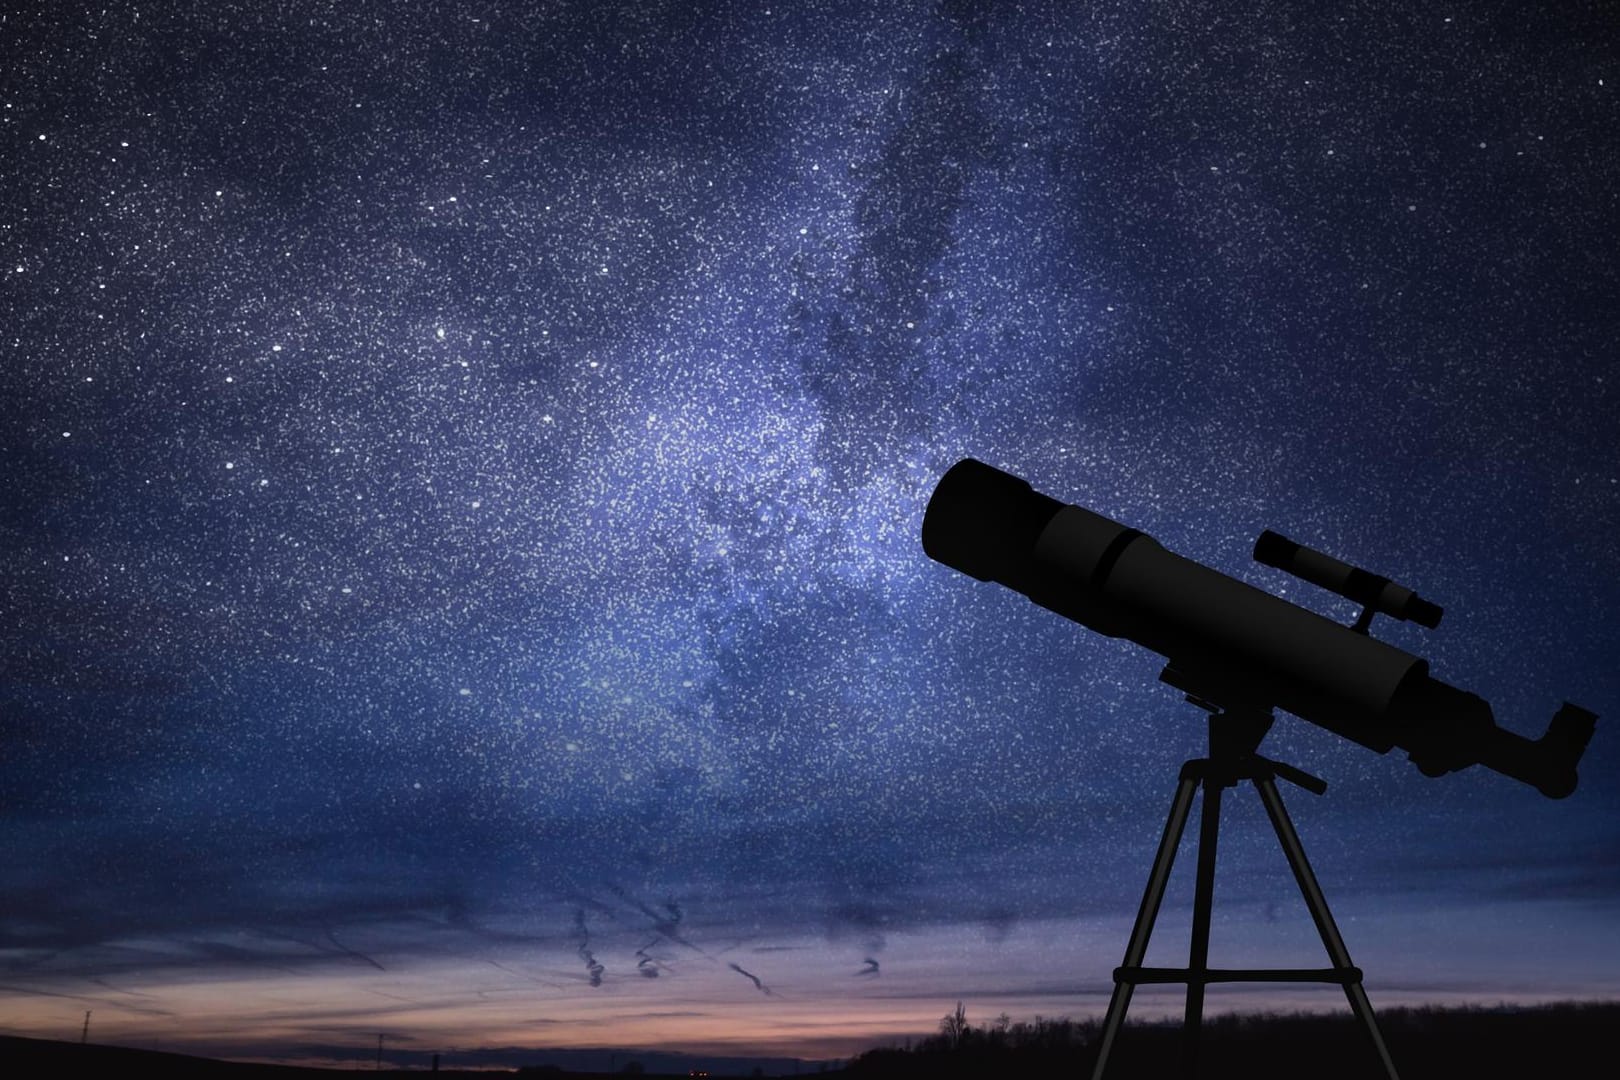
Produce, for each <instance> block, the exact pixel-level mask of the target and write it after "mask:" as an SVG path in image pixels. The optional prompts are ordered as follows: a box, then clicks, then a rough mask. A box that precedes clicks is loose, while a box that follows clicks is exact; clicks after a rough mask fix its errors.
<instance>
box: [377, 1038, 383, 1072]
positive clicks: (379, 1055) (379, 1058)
mask: <svg viewBox="0 0 1620 1080" xmlns="http://www.w3.org/2000/svg"><path fill="white" fill-rule="evenodd" d="M382 1040H383V1033H382V1032H380V1031H379V1032H377V1071H378V1072H382Z"/></svg>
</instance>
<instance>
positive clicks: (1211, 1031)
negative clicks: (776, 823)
mask: <svg viewBox="0 0 1620 1080" xmlns="http://www.w3.org/2000/svg"><path fill="white" fill-rule="evenodd" d="M1379 1025H1380V1028H1381V1030H1382V1031H1383V1033H1384V1038H1385V1040H1386V1041H1387V1042H1388V1044H1389V1048H1390V1053H1391V1055H1392V1056H1393V1057H1394V1059H1395V1064H1396V1067H1397V1068H1398V1069H1399V1070H1400V1074H1401V1077H1402V1078H1403V1080H1427V1078H1434V1080H1440V1078H1448V1080H1449V1078H1452V1077H1468V1078H1469V1080H1493V1078H1501V1080H1507V1078H1513V1080H1519V1078H1532V1077H1533V1078H1540V1077H1580V1076H1602V1077H1607V1076H1614V1075H1616V1062H1615V1059H1614V1056H1613V1049H1612V1047H1613V1041H1614V1033H1615V1031H1616V1029H1617V1025H1620V1003H1590V1004H1564V1005H1555V1006H1547V1007H1543V1008H1534V1009H1389V1010H1386V1011H1384V1012H1382V1013H1380V1014H1379ZM1096 1031H1097V1026H1096V1025H1095V1024H1093V1023H1070V1022H1068V1021H1063V1020H1057V1021H1042V1022H1039V1023H1036V1024H1018V1025H1011V1026H1009V1027H1003V1028H1002V1029H1000V1030H998V1029H995V1028H972V1027H969V1028H967V1029H966V1030H965V1031H963V1032H960V1033H959V1034H958V1035H957V1036H956V1037H955V1038H954V1039H950V1038H947V1037H946V1036H944V1035H940V1036H935V1037H932V1038H929V1039H925V1040H923V1041H922V1042H921V1043H920V1044H918V1046H917V1047H916V1048H915V1049H911V1050H874V1051H870V1052H868V1053H866V1054H863V1055H861V1056H860V1057H858V1058H856V1059H854V1060H853V1061H851V1062H850V1063H849V1065H848V1066H847V1068H845V1069H843V1070H841V1071H839V1072H827V1073H816V1072H815V1071H814V1070H812V1069H809V1068H807V1069H806V1072H805V1074H806V1075H825V1076H845V1077H852V1078H853V1077H860V1078H883V1077H903V1078H911V1077H918V1078H921V1077H935V1076H945V1077H952V1076H956V1077H991V1078H996V1077H1008V1078H1022V1077H1032V1078H1040V1077H1054V1078H1055V1077H1064V1078H1065V1080H1070V1078H1075V1077H1082V1078H1083V1077H1089V1076H1090V1070H1091V1067H1092V1064H1093V1062H1094V1060H1095V1057H1094V1055H1095V1049H1094V1047H1093V1046H1092V1045H1091V1040H1092V1038H1093V1037H1094V1036H1095V1034H1096ZM1202 1046H1203V1051H1202V1065H1203V1067H1202V1069H1201V1072H1200V1075H1202V1076H1205V1077H1245V1078H1255V1080H1258V1078H1264V1077H1278V1078H1281V1077H1290V1078H1293V1077H1311V1078H1312V1080H1333V1078H1337V1077H1346V1078H1348V1077H1356V1078H1362V1077H1373V1076H1377V1075H1379V1073H1378V1064H1377V1060H1376V1058H1375V1057H1374V1055H1373V1052H1372V1049H1371V1047H1370V1046H1369V1045H1368V1043H1367V1040H1366V1037H1365V1035H1364V1034H1363V1033H1362V1031H1361V1030H1360V1029H1359V1028H1358V1027H1357V1026H1356V1025H1355V1024H1354V1023H1353V1021H1352V1020H1351V1019H1350V1018H1349V1017H1348V1016H1343V1017H1340V1016H1327V1017H1323V1016H1253V1015H1249V1016H1226V1017H1215V1018H1211V1019H1209V1020H1207V1021H1206V1022H1205V1028H1204V1036H1203V1043H1202ZM1180 1052H1181V1040H1180V1031H1179V1028H1178V1027H1177V1026H1175V1025H1142V1026H1127V1027H1126V1029H1125V1031H1124V1033H1123V1034H1122V1035H1121V1037H1120V1040H1119V1042H1118V1044H1117V1045H1116V1047H1115V1050H1114V1053H1113V1056H1112V1060H1111V1062H1110V1067H1109V1072H1108V1075H1109V1077H1110V1078H1115V1080H1124V1078H1127V1077H1173V1076H1177V1075H1179V1069H1180ZM535 1057H536V1060H537V1061H543V1060H544V1052H543V1051H537V1052H536V1055H535ZM348 1071H353V1070H345V1072H348ZM363 1071H366V1072H372V1070H370V1069H367V1070H363ZM424 1071H425V1070H413V1072H412V1074H413V1075H414V1074H419V1073H421V1072H424ZM0 1075H5V1076H6V1077H8V1078H12V1080H31V1078H34V1077H56V1076H74V1077H120V1076H137V1075H138V1076H141V1077H151V1078H153V1080H166V1078H169V1077H175V1078H210V1080H213V1078H218V1080H319V1078H321V1077H325V1076H336V1075H338V1072H337V1071H336V1070H325V1069H305V1068H296V1067H292V1066H281V1065H252V1064H243V1063H239V1062H226V1061H213V1060H209V1059H206V1058H196V1057H187V1056H184V1055H180V1054H164V1053H158V1052H156V1051H150V1050H130V1049H124V1048H120V1047H111V1046H94V1045H91V1046H81V1045H79V1044H77V1043H65V1042H52V1041H48V1040H42V1039H25V1038H16V1037H0ZM376 1075H395V1076H398V1075H404V1073H402V1072H400V1071H397V1070H388V1069H385V1070H382V1072H381V1073H376ZM439 1075H441V1076H461V1077H476V1076H489V1075H492V1074H491V1073H490V1072H487V1071H486V1072H460V1071H455V1070H444V1071H442V1072H441V1073H440V1074H439ZM494 1075H503V1074H501V1073H495V1074H494ZM504 1075H512V1074H510V1073H507V1074H504ZM521 1075H525V1076H534V1077H551V1078H559V1080H561V1078H567V1077H577V1076H601V1075H607V1074H602V1073H573V1072H565V1071H562V1070H557V1069H551V1068H544V1067H541V1068H527V1069H523V1070H521ZM645 1075H647V1076H656V1075H670V1074H656V1073H646V1074H645ZM714 1075H716V1076H719V1075H723V1073H722V1071H721V1070H719V1069H716V1070H715V1073H714Z"/></svg>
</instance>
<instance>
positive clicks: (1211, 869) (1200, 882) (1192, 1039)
mask: <svg viewBox="0 0 1620 1080" xmlns="http://www.w3.org/2000/svg"><path fill="white" fill-rule="evenodd" d="M1220 828H1221V785H1220V784H1218V783H1209V782H1208V781H1206V782H1205V783H1204V805H1203V809H1202V812H1201V813H1200V815H1199V820H1198V878H1197V886H1196V888H1195V891H1194V893H1193V924H1192V948H1191V949H1190V950H1189V952H1188V957H1187V1011H1186V1014H1185V1017H1184V1019H1183V1020H1182V1036H1181V1039H1182V1042H1181V1072H1182V1075H1183V1076H1186V1077H1188V1078H1189V1080H1191V1078H1192V1077H1195V1076H1197V1075H1198V1041H1199V1034H1200V1032H1201V1030H1202V1028H1203V1023H1204V987H1205V985H1206V983H1205V982H1204V975H1205V974H1206V973H1207V972H1208V971H1209V920H1210V915H1211V912H1212V910H1213V908H1214V906H1215V844H1216V840H1217V838H1218V837H1219V835H1220Z"/></svg>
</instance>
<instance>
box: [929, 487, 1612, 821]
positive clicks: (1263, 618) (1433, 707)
mask: <svg viewBox="0 0 1620 1080" xmlns="http://www.w3.org/2000/svg"><path fill="white" fill-rule="evenodd" d="M922 543H923V550H924V551H926V552H927V553H928V555H929V557H930V558H932V559H935V560H936V561H938V562H941V563H944V564H945V565H946V566H949V567H952V568H953V569H956V570H960V571H961V572H962V573H964V574H968V575H970V576H972V577H975V578H978V579H979V580H980V581H994V582H997V583H998V584H1001V585H1005V586H1007V587H1008V588H1010V589H1014V590H1016V591H1018V592H1020V593H1023V594H1024V595H1025V596H1027V597H1029V599H1030V600H1032V601H1034V602H1035V603H1037V604H1039V605H1041V606H1042V607H1044V608H1048V609H1050V610H1052V611H1055V612H1057V613H1058V614H1059V615H1062V616H1063V617H1064V618H1067V619H1071V620H1073V621H1074V622H1077V623H1079V624H1081V625H1082V626H1085V627H1088V628H1090V629H1092V630H1095V631H1097V632H1098V633H1102V634H1107V635H1108V636H1110V637H1123V638H1127V639H1129V640H1131V641H1134V642H1136V643H1137V644H1138V645H1142V646H1144V647H1146V648H1148V649H1151V650H1153V651H1154V652H1156V653H1158V654H1160V655H1161V656H1163V657H1165V658H1166V660H1168V662H1169V663H1168V665H1167V666H1166V668H1165V670H1164V673H1163V674H1162V675H1161V678H1162V679H1163V680H1164V681H1165V682H1168V683H1170V684H1171V685H1172V686H1176V687H1178V688H1181V689H1183V690H1185V691H1187V693H1188V697H1189V700H1192V701H1194V702H1195V703H1197V704H1202V705H1205V706H1206V707H1209V708H1211V709H1212V710H1213V709H1214V708H1217V707H1219V708H1226V709H1232V708H1247V709H1270V708H1272V707H1276V708H1281V709H1283V710H1285V711H1287V712H1290V713H1293V714H1294V715H1295V716H1298V717H1300V718H1301V719H1304V720H1308V721H1310V722H1311V723H1313V724H1316V725H1318V726H1320V727H1323V728H1326V729H1327V730H1329V731H1331V732H1333V733H1335V734H1337V735H1342V736H1343V737H1345V738H1347V739H1349V740H1351V741H1352V742H1357V743H1360V744H1361V745H1362V746H1365V747H1367V748H1368V749H1369V750H1375V751H1377V752H1378V753H1380V754H1382V753H1387V752H1388V751H1389V750H1390V749H1392V748H1394V747H1397V746H1398V747H1400V748H1401V749H1402V750H1405V751H1406V752H1407V755H1408V757H1409V758H1410V759H1411V761H1412V762H1413V763H1414V764H1415V765H1416V766H1417V767H1418V768H1419V769H1420V770H1421V771H1422V772H1423V773H1424V774H1425V775H1426V776H1440V775H1443V774H1445V773H1449V772H1454V771H1456V770H1458V769H1464V768H1467V767H1468V766H1470V765H1483V766H1485V767H1486V768H1488V769H1491V770H1493V771H1495V772H1499V773H1502V774H1503V775H1506V776H1511V777H1513V778H1514V779H1516V780H1522V781H1523V782H1525V783H1527V784H1530V785H1531V786H1533V787H1535V788H1536V789H1537V790H1539V791H1540V792H1541V793H1542V794H1543V795H1546V796H1548V797H1550V798H1554V799H1559V798H1563V797H1564V796H1566V795H1568V794H1570V793H1571V792H1572V791H1574V790H1575V784H1576V772H1575V767H1576V764H1577V763H1578V762H1579V761H1580V757H1581V754H1582V752H1583V751H1584V750H1585V749H1586V744H1587V742H1588V741H1590V739H1591V737H1592V731H1593V728H1594V725H1595V722H1596V720H1597V717H1596V715H1595V714H1594V713H1592V712H1590V711H1588V710H1586V709H1583V708H1581V707H1580V706H1578V705H1572V704H1570V703H1568V702H1565V703H1564V705H1563V707H1562V708H1560V709H1559V710H1558V712H1557V714H1556V715H1554V716H1553V718H1552V721H1551V723H1550V724H1549V725H1548V727H1547V731H1546V734H1544V735H1543V736H1542V737H1541V738H1539V739H1535V740H1531V739H1527V738H1524V737H1523V736H1521V735H1516V734H1514V733H1513V732H1511V731H1507V730H1504V729H1503V728H1500V727H1498V726H1497V725H1496V721H1495V718H1494V717H1493V716H1492V714H1491V707H1490V705H1489V703H1488V702H1486V701H1484V700H1483V699H1482V698H1480V697H1478V696H1477V695H1475V694H1471V693H1468V692H1467V691H1466V690H1460V689H1458V688H1457V687H1455V686H1450V685H1448V684H1446V683H1444V682H1441V681H1439V680H1438V679H1435V678H1433V677H1431V676H1430V675H1429V664H1428V661H1426V660H1424V659H1422V658H1420V657H1417V656H1413V655H1412V654H1410V653H1407V652H1403V651H1402V650H1400V649H1397V648H1395V647H1394V646H1392V645H1389V644H1386V643H1385V642H1382V641H1379V640H1377V639H1376V638H1373V637H1371V636H1369V634H1368V633H1367V629H1368V626H1369V625H1370V623H1371V621H1372V618H1373V616H1374V614H1385V615H1388V616H1390V617H1393V618H1400V619H1408V620H1411V621H1413V622H1416V623H1418V624H1419V625H1422V626H1427V627H1434V626H1436V625H1438V623H1439V621H1440V616H1441V609H1440V608H1439V607H1437V606H1435V605H1434V604H1432V603H1429V602H1428V601H1426V600H1423V599H1422V598H1421V597H1419V596H1417V595H1416V594H1415V593H1413V592H1412V591H1411V590H1410V589H1407V588H1404V587H1402V586H1400V585H1397V584H1395V583H1394V582H1391V581H1389V580H1388V579H1387V578H1383V577H1379V576H1377V575H1374V574H1371V573H1368V572H1367V571H1364V570H1359V569H1357V568H1355V567H1352V566H1349V565H1347V564H1345V563H1342V562H1340V561H1339V560H1337V559H1334V558H1332V557H1330V556H1327V555H1323V554H1321V553H1320V552H1316V551H1312V550H1311V549H1309V548H1306V547H1303V546H1301V545H1299V544H1295V543H1294V542H1293V541H1290V540H1287V539H1285V538H1284V537H1281V536H1278V535H1277V534H1276V533H1272V532H1266V533H1264V534H1262V535H1261V537H1260V539H1259V541H1258V542H1257V543H1256V545H1255V553H1254V554H1255V558H1256V559H1257V560H1259V561H1260V562H1263V563H1266V564H1268V565H1271V566H1276V567H1278V568H1280V569H1283V570H1286V571H1288V572H1290V573H1293V574H1296V575H1297V576H1299V577H1301V578H1303V579H1305V580H1307V581H1311V582H1313V583H1315V584H1317V585H1321V586H1323V587H1325V588H1328V589H1331V590H1333V591H1334V592H1337V593H1338V594H1339V595H1341V596H1345V597H1347V598H1349V599H1351V600H1355V601H1357V602H1359V603H1361V604H1362V605H1363V609H1362V612H1361V616H1360V618H1358V619H1357V621H1356V623H1355V624H1354V625H1353V626H1344V625H1341V624H1339V623H1336V622H1334V621H1333V620H1331V619H1328V618H1325V617H1324V616H1322V615H1318V614H1316V613H1315V612H1313V611H1308V610H1306V609H1305V608H1302V607H1299V606H1297V605H1295V604H1291V603H1289V602H1288V601H1286V600H1282V599H1280V598H1278V597H1275V596H1272V595H1270V594H1269V593H1266V592H1263V591H1261V590H1259V589H1256V588H1254V587H1253V586H1251V585H1247V584H1244V583H1243V582H1241V581H1238V580H1236V579H1234V578H1230V577H1228V576H1226V575H1225V574H1222V573H1220V572H1219V571H1216V570H1212V569H1210V568H1209V567H1207V566H1203V565H1201V564H1199V563H1196V562H1193V561H1192V560H1190V559H1185V558H1182V557H1181V556H1180V555H1176V554H1175V553H1173V552H1170V551H1167V550H1165V549H1164V548H1163V547H1161V546H1160V545H1159V543H1158V542H1157V541H1156V540H1154V539H1153V538H1152V537H1151V536H1148V535H1146V534H1145V533H1142V532H1140V531H1138V530H1136V529H1133V528H1130V527H1128V526H1126V525H1122V524H1120V523H1119V522H1117V521H1113V520H1110V519H1109V518H1106V517H1103V516H1102V515H1100V514H1095V513H1093V512H1091V511H1090V510H1087V509H1085V508H1083V507H1079V506H1069V505H1064V504H1063V503H1060V502H1059V501H1058V500H1056V499H1053V498H1051V497H1049V496H1046V495H1042V494H1041V493H1039V492H1037V491H1035V490H1034V489H1033V488H1031V487H1030V485H1029V484H1028V483H1026V482H1024V481H1023V480H1020V479H1019V478H1018V477H1016V476H1013V475H1011V474H1009V473H1005V472H1002V471H1001V470H1000V469H996V468H994V467H992V466H990V465H986V464H984V463H983V462H980V461H975V460H973V459H971V458H968V459H964V460H963V461H960V462H958V463H957V464H956V465H954V466H952V467H951V469H950V470H949V471H948V472H946V474H945V475H944V477H943V478H942V479H941V480H940V482H939V484H938V486H937V487H936V488H935V490H934V494H933V496H932V497H931V498H930V500H929V503H928V509H927V512H926V513H925V514H924V517H923V527H922Z"/></svg>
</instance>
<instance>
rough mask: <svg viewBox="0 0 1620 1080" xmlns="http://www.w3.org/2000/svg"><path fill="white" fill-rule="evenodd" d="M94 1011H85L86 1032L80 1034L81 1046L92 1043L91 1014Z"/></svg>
mask: <svg viewBox="0 0 1620 1080" xmlns="http://www.w3.org/2000/svg"><path fill="white" fill-rule="evenodd" d="M94 1011H95V1010H93V1009H86V1010H84V1030H83V1031H81V1032H79V1045H80V1046H83V1045H84V1044H85V1043H87V1042H89V1041H90V1014H91V1013H92V1012H94Z"/></svg>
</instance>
